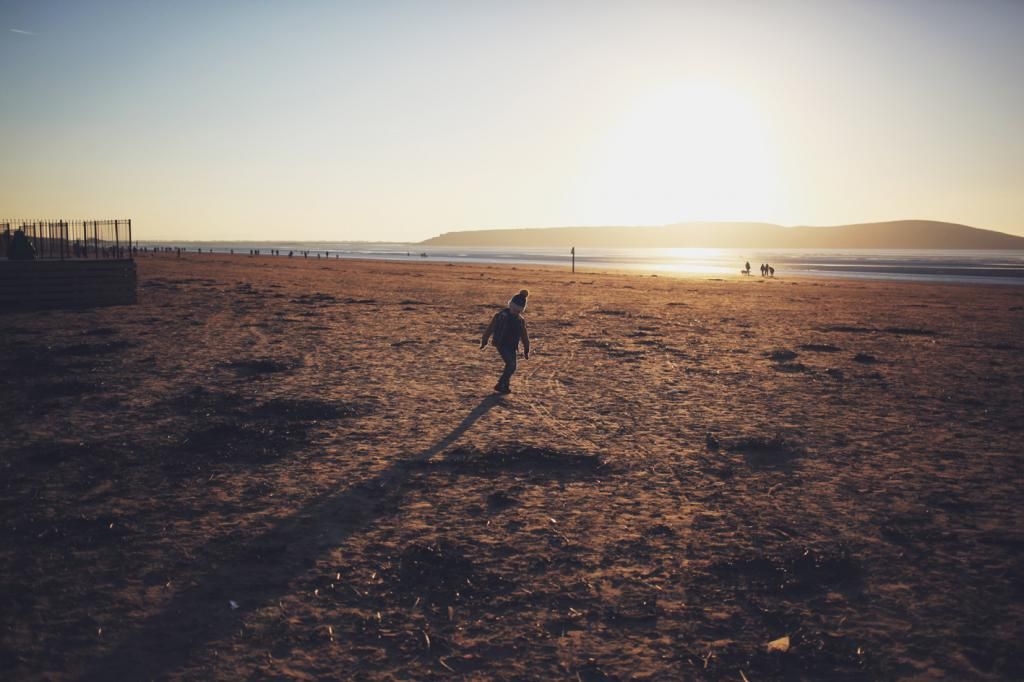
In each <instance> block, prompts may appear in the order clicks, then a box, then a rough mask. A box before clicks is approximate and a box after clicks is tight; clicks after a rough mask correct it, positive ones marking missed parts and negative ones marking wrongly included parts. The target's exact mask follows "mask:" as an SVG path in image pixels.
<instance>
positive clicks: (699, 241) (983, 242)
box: [421, 220, 1024, 249]
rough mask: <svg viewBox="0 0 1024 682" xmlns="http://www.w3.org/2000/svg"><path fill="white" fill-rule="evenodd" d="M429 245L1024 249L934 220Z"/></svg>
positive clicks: (716, 227) (540, 235)
mask: <svg viewBox="0 0 1024 682" xmlns="http://www.w3.org/2000/svg"><path fill="white" fill-rule="evenodd" d="M421 243H422V244H425V245H429V246H527V247H531V246H532V247H564V248H569V247H570V246H577V247H582V248H621V247H655V248H687V247H689V248H736V249H1024V237H1017V236H1014V235H1010V234H1005V233H1003V232H995V231H993V230H982V229H980V228H977V227H969V226H967V225H957V224H955V223H943V222H937V221H934V220H894V221H891V222H885V223H861V224H857V225H836V226H832V227H806V226H801V227H783V226H781V225H772V224H770V223H724V222H723V223H713V222H707V223H679V224H675V225H662V226H658V227H611V226H609V227H541V228H523V229H512V230H468V231H464V232H445V233H444V234H442V235H440V236H438V237H433V238H431V239H428V240H426V241H424V242H421Z"/></svg>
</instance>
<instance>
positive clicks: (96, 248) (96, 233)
mask: <svg viewBox="0 0 1024 682" xmlns="http://www.w3.org/2000/svg"><path fill="white" fill-rule="evenodd" d="M92 254H93V255H94V256H96V258H97V260H98V259H99V257H100V224H99V223H98V222H96V221H95V220H94V221H92Z"/></svg>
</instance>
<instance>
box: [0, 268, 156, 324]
mask: <svg viewBox="0 0 1024 682" xmlns="http://www.w3.org/2000/svg"><path fill="white" fill-rule="evenodd" d="M136 281H137V275H136V270H135V261H133V260H64V261H59V260H32V261H10V260H0V313H3V312H15V311H17V312H24V311H28V310H44V309H53V308H90V307H95V306H107V305H128V304H132V303H135V302H136Z"/></svg>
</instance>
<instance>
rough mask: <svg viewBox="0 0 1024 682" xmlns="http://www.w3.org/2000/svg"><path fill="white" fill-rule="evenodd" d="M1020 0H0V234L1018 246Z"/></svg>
mask: <svg viewBox="0 0 1024 682" xmlns="http://www.w3.org/2000/svg"><path fill="white" fill-rule="evenodd" d="M1021 74H1024V2H1011V1H1002V2H995V1H992V2H984V1H983V2H966V1H964V2H943V1H938V0H929V1H921V2H912V1H909V0H904V1H893V2H868V1H861V2H754V1H752V0H751V1H747V2H714V3H712V2H631V3H625V2H598V1H591V2H500V3H499V2H482V1H479V2H433V3H427V2H372V3H371V2H368V3H340V2H186V1H179V2H145V1H139V2H88V1H87V0H81V1H78V2H46V1H45V0H39V1H36V2H11V1H9V0H0V214H4V215H7V216H10V217H24V216H65V217H86V216H90V217H91V216H97V217H104V216H110V217H131V218H133V219H134V221H135V223H134V224H135V225H137V226H138V228H137V233H138V234H140V235H142V237H143V238H180V239H185V238H189V239H233V238H234V239H247V238H248V239H273V238H279V237H283V238H289V239H338V240H346V239H372V240H375V239H395V240H419V239H423V238H426V237H429V236H433V235H434V234H437V233H440V232H443V231H449V230H454V229H473V228H488V227H495V228H497V227H519V226H547V225H581V224H583V225H586V224H593V225H598V224H661V223H668V222H676V221H683V220H732V219H742V220H763V221H769V222H778V223H782V224H837V223H847V222H861V221H873V220H890V219H902V218H931V219H937V220H949V221H953V222H963V223H967V224H971V225H975V226H978V227H985V228H991V229H998V230H1002V231H1006V232H1012V233H1015V234H1024V191H1022V189H1024V77H1022V76H1021Z"/></svg>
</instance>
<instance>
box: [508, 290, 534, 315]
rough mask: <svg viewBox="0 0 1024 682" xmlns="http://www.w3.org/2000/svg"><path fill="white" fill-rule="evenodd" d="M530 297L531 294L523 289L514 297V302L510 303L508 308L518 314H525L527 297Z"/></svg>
mask: <svg viewBox="0 0 1024 682" xmlns="http://www.w3.org/2000/svg"><path fill="white" fill-rule="evenodd" d="M529 295H530V292H529V291H527V290H526V289H523V290H522V291H520V292H519V293H518V294H516V295H515V296H513V297H512V300H511V301H509V302H508V307H509V308H511V309H512V310H515V311H516V312H520V313H521V312H523V311H524V310H525V309H526V297H527V296H529Z"/></svg>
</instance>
